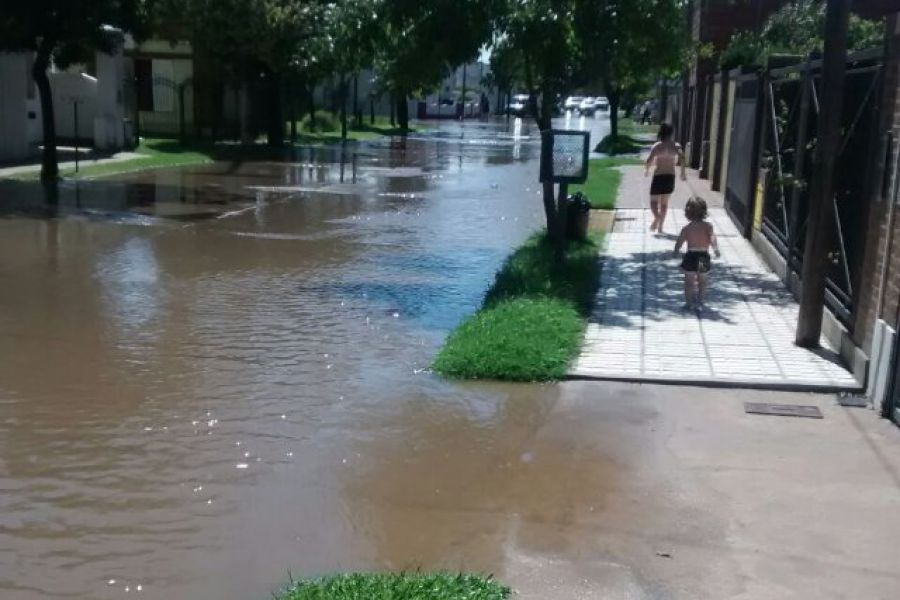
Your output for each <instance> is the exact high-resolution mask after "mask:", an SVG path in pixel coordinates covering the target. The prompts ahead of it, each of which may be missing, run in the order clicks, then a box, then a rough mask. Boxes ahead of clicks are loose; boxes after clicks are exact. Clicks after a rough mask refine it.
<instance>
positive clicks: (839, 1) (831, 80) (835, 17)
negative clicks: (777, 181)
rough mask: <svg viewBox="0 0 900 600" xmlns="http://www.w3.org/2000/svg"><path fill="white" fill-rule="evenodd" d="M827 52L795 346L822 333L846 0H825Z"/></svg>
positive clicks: (844, 58)
mask: <svg viewBox="0 0 900 600" xmlns="http://www.w3.org/2000/svg"><path fill="white" fill-rule="evenodd" d="M825 11H826V12H825V56H824V59H823V63H822V103H821V109H820V112H819V126H818V132H817V133H818V136H817V137H818V139H817V142H816V154H815V159H814V163H813V180H812V186H811V188H810V197H809V223H808V225H807V233H806V244H805V248H804V252H803V268H802V272H801V280H802V281H801V283H802V287H801V291H800V316H799V319H798V320H797V337H796V343H797V345H798V346H803V347H806V348H814V347H817V346H818V345H819V338H820V337H821V335H822V311H823V309H824V307H825V280H826V276H827V272H828V262H829V257H828V253H829V250H830V249H831V231H832V228H833V227H834V223H833V221H834V172H835V169H834V167H835V162H836V159H837V153H838V149H839V148H840V142H841V110H842V108H843V100H844V78H845V75H846V61H847V23H848V21H849V18H850V2H848V1H847V0H828V4H827V7H826V9H825Z"/></svg>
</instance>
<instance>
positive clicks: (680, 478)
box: [451, 381, 900, 600]
mask: <svg viewBox="0 0 900 600" xmlns="http://www.w3.org/2000/svg"><path fill="white" fill-rule="evenodd" d="M559 388H560V394H559V398H558V399H557V400H555V401H554V403H553V404H552V405H551V407H550V408H547V409H546V416H545V417H544V418H543V419H541V420H540V421H539V422H537V423H536V424H534V425H531V422H529V425H530V427H533V428H534V433H533V434H531V435H532V437H531V438H530V439H529V441H528V442H527V445H526V446H524V447H522V448H520V449H519V451H521V452H528V453H529V456H532V455H533V456H534V460H533V462H531V463H528V464H527V465H526V466H530V467H531V468H532V470H531V471H529V472H528V473H529V475H528V479H527V480H526V481H527V484H526V483H524V482H523V483H522V487H516V488H514V489H517V490H520V489H527V490H533V489H542V488H541V486H540V484H541V483H543V480H542V475H541V473H550V472H553V473H555V474H556V475H555V477H558V478H559V481H558V483H557V485H558V486H559V488H560V493H559V498H558V499H557V501H556V503H554V504H553V505H552V508H551V509H550V510H549V512H546V513H541V514H540V516H538V514H536V513H535V512H533V511H532V512H529V511H524V512H523V514H522V517H521V523H520V524H518V525H517V526H516V527H514V528H513V529H512V531H511V532H510V533H508V534H506V530H504V529H502V528H501V531H500V532H498V533H497V534H496V537H495V538H494V539H497V538H499V540H500V542H499V543H501V544H503V547H504V549H506V558H507V565H506V566H505V567H504V568H501V569H498V570H497V571H492V572H496V573H497V576H498V577H499V578H500V579H501V580H502V581H505V582H507V583H509V584H511V585H512V586H513V587H514V588H515V589H516V591H517V592H518V593H519V595H518V596H517V598H521V600H549V599H553V600H556V599H560V600H562V599H567V600H568V599H578V600H606V599H612V598H634V599H637V600H658V599H663V598H665V599H673V600H675V599H679V600H680V599H684V600H696V599H701V598H702V599H715V600H724V599H740V600H782V599H788V598H796V599H799V600H811V599H815V600H824V599H850V598H866V599H875V598H878V599H883V600H887V599H888V598H897V590H898V589H900V554H898V553H897V550H896V548H897V542H898V540H900V510H898V506H900V431H898V430H897V428H896V427H894V426H893V425H892V424H891V423H890V422H889V421H887V420H885V419H879V418H878V417H877V416H876V415H875V413H874V412H873V411H870V410H867V409H863V408H843V407H841V406H838V404H837V402H836V401H835V398H834V396H828V395H820V394H807V393H797V392H773V391H764V390H727V391H725V390H717V389H703V388H694V387H679V386H659V385H634V384H629V383H616V382H602V383H600V382H590V381H569V382H565V383H563V384H562V385H561V386H559ZM744 402H771V403H783V404H806V405H814V406H817V407H818V408H819V409H820V410H821V411H822V414H823V415H824V418H823V419H797V418H785V417H772V416H760V415H748V414H746V413H744V410H743V403H744ZM529 431H531V429H530V428H529ZM572 464H575V465H579V464H586V465H590V467H589V468H587V467H585V468H584V469H583V470H578V469H577V468H576V469H575V470H570V469H571V467H570V466H571V465H572ZM547 465H552V468H548V469H547V470H546V471H541V469H540V467H541V466H547ZM560 473H565V474H566V475H560ZM526 495H527V494H526ZM481 516H482V515H481V514H480V513H476V512H474V511H467V512H466V513H464V517H463V516H461V517H460V518H465V519H468V520H470V521H471V520H475V519H478V518H479V517H481ZM490 519H495V514H494V513H490V517H489V518H488V520H486V521H485V522H486V523H487V525H485V526H484V529H483V530H484V531H490V530H491V525H490V523H493V522H494V521H491V520H490ZM479 522H480V521H479ZM479 534H480V535H488V536H489V535H491V534H490V533H487V534H481V532H479ZM504 534H505V535H504ZM461 543H468V544H470V547H471V548H473V550H474V551H476V552H477V549H479V548H482V547H484V546H485V545H486V544H485V541H484V539H483V538H482V537H480V536H479V535H473V536H471V538H470V539H466V541H465V542H461ZM451 566H453V567H457V566H459V565H458V564H452V565H451Z"/></svg>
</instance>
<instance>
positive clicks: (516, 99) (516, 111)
mask: <svg viewBox="0 0 900 600" xmlns="http://www.w3.org/2000/svg"><path fill="white" fill-rule="evenodd" d="M530 100H531V98H530V97H529V96H528V94H516V95H515V96H513V97H512V99H510V101H509V112H510V113H511V114H513V115H515V116H517V117H524V116H525V115H527V114H528V103H529V102H530Z"/></svg>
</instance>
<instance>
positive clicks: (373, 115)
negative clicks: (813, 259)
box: [369, 96, 375, 125]
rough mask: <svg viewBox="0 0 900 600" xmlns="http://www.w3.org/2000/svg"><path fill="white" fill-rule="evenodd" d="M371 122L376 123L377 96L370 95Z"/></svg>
mask: <svg viewBox="0 0 900 600" xmlns="http://www.w3.org/2000/svg"><path fill="white" fill-rule="evenodd" d="M369 124H371V125H374V124H375V98H374V97H372V96H369Z"/></svg>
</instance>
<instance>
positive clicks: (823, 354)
mask: <svg viewBox="0 0 900 600" xmlns="http://www.w3.org/2000/svg"><path fill="white" fill-rule="evenodd" d="M651 218H652V216H651V214H650V211H649V210H644V209H620V210H619V211H618V212H617V216H616V223H615V225H614V228H613V232H612V234H611V235H610V236H609V239H608V247H607V250H606V251H605V253H604V257H603V271H602V285H601V289H600V292H599V294H600V297H599V298H598V301H597V306H596V308H595V309H594V315H593V317H592V320H591V323H590V324H589V325H588V328H587V332H586V334H585V340H584V347H583V349H582V354H581V356H580V357H579V358H578V360H577V362H576V364H575V365H574V367H573V369H572V372H571V375H572V376H575V377H591V378H600V379H619V380H631V381H668V382H684V383H716V384H726V385H745V386H760V387H773V388H789V389H804V388H808V389H820V390H821V389H829V390H831V389H858V388H859V384H858V383H857V382H856V380H855V379H854V378H853V376H852V375H851V374H850V373H849V372H848V371H847V370H846V369H845V368H843V366H841V364H840V362H839V359H838V357H837V355H836V353H834V352H833V351H831V350H830V349H822V350H819V351H816V352H813V351H810V350H806V349H803V348H799V347H797V346H795V345H794V343H793V340H794V328H795V324H796V322H797V309H798V307H797V304H796V302H795V301H794V299H793V298H792V297H791V295H790V294H789V293H788V292H787V291H786V290H785V289H784V287H783V285H782V283H781V282H780V281H779V280H778V278H777V277H776V276H775V275H774V274H772V273H771V272H770V271H769V270H768V269H767V268H766V267H765V265H764V264H763V263H762V261H761V260H760V259H759V258H758V257H757V255H756V253H755V251H754V250H753V249H752V247H751V246H750V244H749V242H748V241H747V240H745V239H744V238H743V237H741V236H740V234H739V233H738V231H737V229H736V228H735V226H734V225H733V223H732V221H731V219H730V218H729V217H728V215H727V214H726V213H725V211H724V210H723V209H720V208H714V209H711V211H710V220H711V221H712V223H713V225H714V226H715V229H716V232H717V235H718V238H719V245H720V247H721V249H722V258H721V259H715V258H714V259H713V270H712V273H711V277H710V283H711V286H710V291H709V294H708V296H707V304H708V308H707V309H706V310H705V311H703V312H701V313H700V315H699V316H698V315H697V314H695V313H693V312H686V311H683V310H682V306H683V304H684V296H683V285H682V281H683V278H682V274H681V270H680V269H679V268H678V261H677V260H676V259H675V258H673V257H672V249H673V248H674V245H675V232H677V231H680V230H681V227H682V226H683V225H684V222H685V220H684V214H683V212H682V211H681V210H678V209H676V210H673V211H670V217H669V220H668V221H667V223H666V228H667V230H668V232H669V233H667V234H664V235H663V236H659V237H657V236H655V235H654V234H652V233H650V231H649V227H650V220H651Z"/></svg>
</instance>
